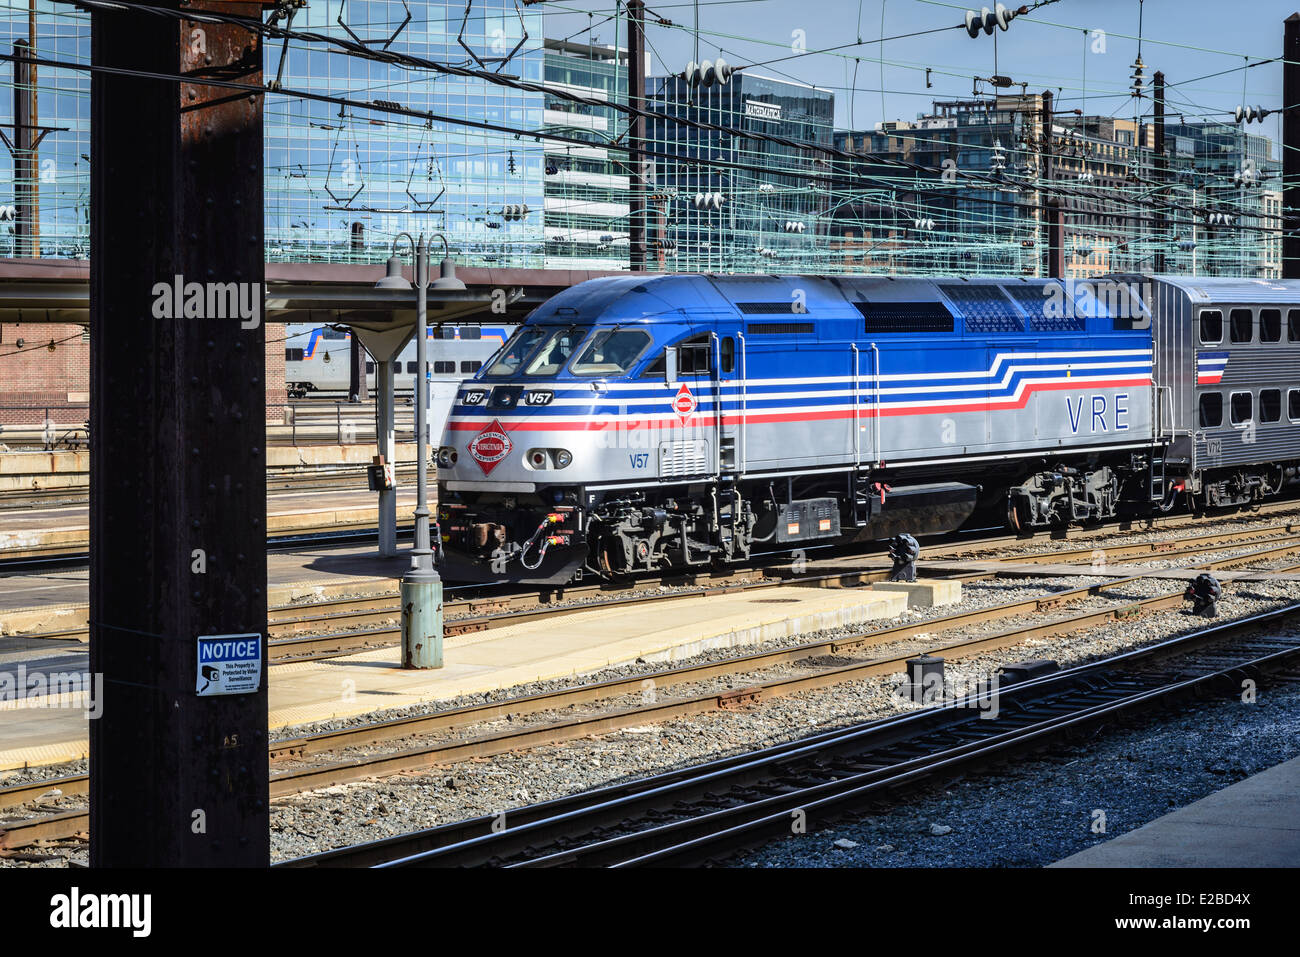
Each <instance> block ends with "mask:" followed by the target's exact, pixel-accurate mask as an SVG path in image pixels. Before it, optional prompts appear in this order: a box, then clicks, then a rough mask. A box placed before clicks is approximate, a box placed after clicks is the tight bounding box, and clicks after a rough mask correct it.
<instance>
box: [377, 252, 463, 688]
mask: <svg viewBox="0 0 1300 957" xmlns="http://www.w3.org/2000/svg"><path fill="white" fill-rule="evenodd" d="M402 236H405V237H406V238H407V239H408V240H410V239H411V237H410V234H409V233H402V234H400V235H399V236H398V237H397V238H396V239H394V241H393V245H394V252H395V251H396V245H397V240H399V239H401V238H402ZM439 238H440V239H442V242H443V247H444V249H447V250H448V253H450V249H449V247H448V246H447V240H446V239H445V238H443V237H439ZM412 245H413V246H414V247H415V337H416V339H415V361H416V378H415V432H416V436H415V448H416V483H417V484H416V501H415V547H414V548H413V549H411V566H410V568H408V569H407V570H406V574H404V575H403V576H402V582H401V602H402V667H403V668H441V667H442V578H441V576H439V574H438V572H437V571H436V570H435V569H434V567H433V550H432V549H431V548H430V544H429V379H428V374H429V370H428V349H429V345H428V335H429V332H428V318H429V316H428V299H429V249H428V246H427V245H426V244H425V241H424V236H423V235H421V236H420V238H419V241H418V242H412ZM393 258H394V259H395V258H396V255H394V257H393ZM389 262H390V263H391V262H392V260H389ZM390 271H391V270H390ZM442 273H443V278H441V279H439V280H438V284H437V285H436V288H439V289H448V288H452V289H454V288H457V287H456V285H451V284H449V283H448V282H447V279H448V276H449V275H450V283H454V284H458V285H459V288H461V289H464V288H465V286H464V284H463V283H460V281H459V280H457V279H456V278H455V267H454V266H453V265H452V264H451V260H450V258H446V259H444V260H443V267H442ZM382 281H383V280H381V282H382Z"/></svg>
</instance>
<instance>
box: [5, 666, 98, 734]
mask: <svg viewBox="0 0 1300 957" xmlns="http://www.w3.org/2000/svg"><path fill="white" fill-rule="evenodd" d="M28 708H82V709H84V710H85V715H86V718H87V719H89V720H92V721H93V720H94V719H96V718H98V717H100V716H101V715H102V714H103V713H104V675H103V674H102V673H101V672H94V673H93V674H92V673H91V672H87V671H52V672H45V671H28V670H27V666H26V665H25V664H19V665H18V667H17V668H16V669H15V670H13V671H0V711H16V710H19V709H28Z"/></svg>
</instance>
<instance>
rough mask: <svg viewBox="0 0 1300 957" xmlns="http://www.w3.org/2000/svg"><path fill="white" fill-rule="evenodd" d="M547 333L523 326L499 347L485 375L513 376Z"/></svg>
mask: <svg viewBox="0 0 1300 957" xmlns="http://www.w3.org/2000/svg"><path fill="white" fill-rule="evenodd" d="M548 332H549V330H547V329H544V328H541V327H539V326H524V327H523V328H521V329H520V330H519V331H518V332H516V333H515V334H514V335H513V336H511V337H510V341H509V342H507V343H506V344H505V345H504V346H502V347H501V352H500V354H499V355H498V356H497V358H496V361H495V362H493V363H492V365H491V367H490V368H489V369H488V370H487V374H488V375H514V374H515V372H516V371H517V370H518V369H519V367H520V366H521V365H523V362H524V360H525V359H527V358H528V357H529V356H530V355H531V354H532V352H533V350H534V349H536V348H537V344H538V343H539V342H541V341H542V339H544V338H545V337H546V335H547V334H548Z"/></svg>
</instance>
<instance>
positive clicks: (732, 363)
mask: <svg viewBox="0 0 1300 957" xmlns="http://www.w3.org/2000/svg"><path fill="white" fill-rule="evenodd" d="M718 351H719V352H721V353H722V371H723V372H735V371H736V340H735V339H733V338H731V336H724V337H723V339H722V344H721V345H720V346H719V347H718Z"/></svg>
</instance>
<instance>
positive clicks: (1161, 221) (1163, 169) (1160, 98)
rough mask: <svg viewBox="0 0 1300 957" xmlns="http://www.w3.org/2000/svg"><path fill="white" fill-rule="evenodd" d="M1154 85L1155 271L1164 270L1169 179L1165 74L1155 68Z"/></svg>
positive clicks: (1152, 146)
mask: <svg viewBox="0 0 1300 957" xmlns="http://www.w3.org/2000/svg"><path fill="white" fill-rule="evenodd" d="M1152 80H1153V81H1154V87H1153V92H1152V95H1153V97H1154V100H1153V106H1154V116H1153V118H1152V127H1153V129H1154V131H1155V132H1154V142H1153V143H1152V144H1151V148H1152V150H1153V151H1154V153H1155V157H1154V159H1155V163H1154V166H1155V174H1156V183H1158V184H1159V185H1160V187H1161V189H1160V190H1159V191H1158V192H1157V193H1156V195H1157V196H1158V197H1159V205H1157V206H1156V213H1155V220H1156V253H1155V262H1154V264H1153V265H1154V267H1155V271H1156V272H1164V271H1165V245H1166V243H1167V242H1168V237H1166V236H1165V207H1164V202H1165V198H1166V197H1165V188H1166V187H1167V184H1168V181H1169V158H1168V157H1167V156H1166V155H1165V75H1164V73H1163V72H1162V71H1160V70H1156V72H1155V76H1154V77H1152Z"/></svg>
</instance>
